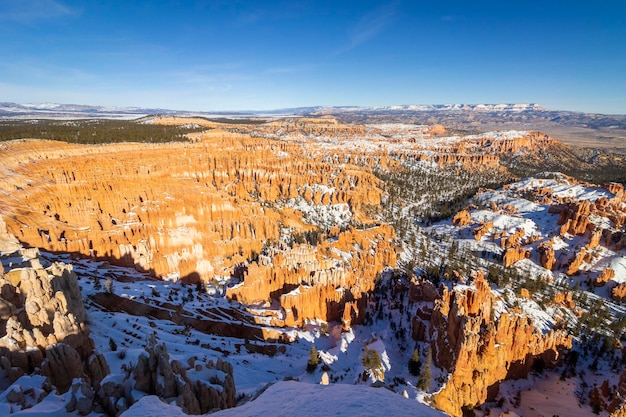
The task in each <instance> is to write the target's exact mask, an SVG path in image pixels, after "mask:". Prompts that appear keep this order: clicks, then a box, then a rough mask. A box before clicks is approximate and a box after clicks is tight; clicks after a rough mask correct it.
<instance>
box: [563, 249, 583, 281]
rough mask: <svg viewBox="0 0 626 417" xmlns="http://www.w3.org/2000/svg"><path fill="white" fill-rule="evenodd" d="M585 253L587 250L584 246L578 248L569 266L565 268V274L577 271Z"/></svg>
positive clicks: (572, 273)
mask: <svg viewBox="0 0 626 417" xmlns="http://www.w3.org/2000/svg"><path fill="white" fill-rule="evenodd" d="M586 254H587V250H586V249H585V248H584V247H582V248H580V251H579V252H578V253H577V254H576V256H575V257H574V259H572V261H571V263H570V265H569V267H568V268H567V271H566V274H567V275H574V274H576V273H577V272H578V270H579V269H580V266H581V265H582V263H583V262H584V260H585V256H586Z"/></svg>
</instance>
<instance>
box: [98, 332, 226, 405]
mask: <svg viewBox="0 0 626 417" xmlns="http://www.w3.org/2000/svg"><path fill="white" fill-rule="evenodd" d="M132 377H133V380H134V383H132V382H131V384H132V385H133V386H132V389H134V390H138V391H142V392H145V393H147V394H153V395H157V396H158V397H159V398H162V399H163V400H165V401H166V402H175V403H176V405H178V406H179V407H181V409H182V410H183V411H184V412H185V413H187V414H206V413H207V412H209V411H211V410H218V409H220V410H221V409H226V408H231V407H234V406H235V405H237V402H236V389H235V380H234V377H233V368H232V365H230V364H229V363H228V362H225V361H223V360H221V359H218V360H217V362H216V363H214V362H213V361H208V362H206V363H202V362H201V361H199V360H198V359H197V358H195V357H192V358H189V360H188V361H187V363H186V364H183V363H181V362H179V361H177V360H170V357H169V354H168V353H167V348H166V347H165V344H158V343H157V342H156V338H155V337H154V335H153V336H152V337H151V338H150V339H149V341H148V346H147V347H146V354H142V355H140V356H139V359H138V361H137V364H136V365H135V367H134V369H133V371H132ZM128 391H129V390H124V389H121V390H120V389H118V388H116V387H115V386H113V385H111V386H107V387H106V388H105V387H103V388H102V389H101V390H100V392H99V396H100V398H101V400H102V402H103V404H104V407H105V410H107V411H108V412H109V413H110V414H113V415H115V414H117V413H119V412H120V411H121V410H120V407H118V406H117V405H118V404H120V399H121V398H125V399H126V401H125V403H126V404H132V403H133V402H134V401H135V400H136V399H134V398H132V397H129V395H132V394H130V393H129V392H128ZM119 394H122V395H120V396H116V395H119Z"/></svg>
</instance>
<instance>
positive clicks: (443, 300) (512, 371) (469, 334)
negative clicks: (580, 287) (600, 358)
mask: <svg viewBox="0 0 626 417" xmlns="http://www.w3.org/2000/svg"><path fill="white" fill-rule="evenodd" d="M414 285H415V283H414ZM418 285H419V284H418ZM414 292H415V293H418V292H419V291H416V290H415V291H414ZM496 303H497V299H496V296H495V295H494V293H493V292H492V291H491V289H490V288H489V284H488V283H487V282H486V281H485V279H484V278H483V276H482V275H481V274H479V275H478V276H477V277H476V278H475V279H474V283H473V286H472V287H469V288H468V287H464V288H463V289H454V290H452V291H449V290H448V289H447V288H445V287H444V288H442V290H441V291H440V295H439V297H438V298H437V299H436V300H435V303H434V308H433V309H432V312H426V313H428V314H425V313H424V312H420V311H419V310H418V318H417V319H416V320H414V329H418V330H420V331H419V332H414V337H416V338H418V339H425V331H424V330H425V327H426V326H427V327H428V328H429V334H430V337H429V340H430V344H431V348H432V350H433V360H434V363H435V364H436V365H437V366H440V367H442V368H444V369H446V370H448V372H449V373H450V374H449V377H448V380H447V382H446V384H445V385H444V386H443V388H442V389H441V390H439V391H438V392H437V393H435V394H434V395H433V397H432V402H433V405H434V406H435V407H436V408H438V409H440V410H442V411H444V412H446V413H448V414H450V415H452V416H461V415H462V408H463V407H466V406H468V407H473V406H476V405H479V404H482V403H484V402H485V401H487V400H488V399H490V398H493V397H494V396H495V395H496V394H497V392H498V385H499V383H500V382H501V381H503V380H505V379H508V378H520V377H523V376H525V375H527V374H528V372H529V371H530V369H531V368H532V366H533V363H534V361H535V360H541V361H544V362H545V363H546V364H549V362H551V361H553V360H555V359H556V358H557V357H558V351H559V349H561V348H571V343H572V340H571V336H567V335H566V334H565V333H564V332H561V331H554V330H551V331H549V332H548V333H545V334H543V333H542V332H541V331H539V330H538V329H537V328H535V326H534V325H533V323H532V321H531V319H530V318H528V317H526V316H523V315H519V314H516V313H511V312H502V313H500V315H499V317H498V318H497V320H496V319H495V318H494V317H495V316H494V310H495V308H496ZM418 323H422V325H417V324H418Z"/></svg>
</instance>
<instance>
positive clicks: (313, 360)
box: [306, 345, 320, 372]
mask: <svg viewBox="0 0 626 417" xmlns="http://www.w3.org/2000/svg"><path fill="white" fill-rule="evenodd" d="M319 363H320V357H319V354H318V353H317V349H316V348H315V345H311V350H310V351H309V361H308V362H307V364H306V370H307V372H313V371H314V370H315V368H317V365H319Z"/></svg>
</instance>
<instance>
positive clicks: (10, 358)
mask: <svg viewBox="0 0 626 417" xmlns="http://www.w3.org/2000/svg"><path fill="white" fill-rule="evenodd" d="M3 256H4V257H7V258H8V259H10V260H11V261H10V262H8V264H9V265H10V267H9V268H8V269H7V270H5V271H3V272H2V273H0V332H1V333H2V335H3V336H4V337H2V338H0V352H1V353H2V359H1V360H0V373H1V374H4V375H5V376H6V377H7V378H8V379H9V381H11V382H14V381H16V380H17V379H18V378H19V377H21V376H23V375H28V374H31V373H33V372H35V371H36V370H38V372H40V373H41V375H44V376H46V377H47V378H48V381H49V383H51V384H52V385H54V386H55V387H56V389H57V391H58V392H59V393H64V392H66V391H67V390H68V389H69V388H70V387H71V385H72V383H73V380H75V379H82V380H83V381H85V383H87V384H89V385H90V386H91V387H97V386H98V384H99V383H100V381H101V380H102V379H103V378H104V376H105V375H106V374H108V373H109V368H108V366H107V363H106V361H105V360H104V357H102V355H100V354H98V353H97V352H96V351H95V349H94V343H93V341H92V340H91V338H90V337H89V328H88V327H87V325H86V323H85V321H86V319H87V314H86V312H85V308H84V306H83V302H82V296H81V293H80V289H79V287H78V281H77V277H76V275H75V274H74V272H73V270H72V267H71V265H67V264H64V263H60V262H56V263H52V264H51V265H50V266H48V267H45V268H44V267H43V266H42V264H45V263H46V261H45V260H43V258H41V256H40V254H39V251H38V250H37V249H35V248H32V249H23V248H19V249H18V250H17V251H16V252H13V253H8V254H5V255H3Z"/></svg>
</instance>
